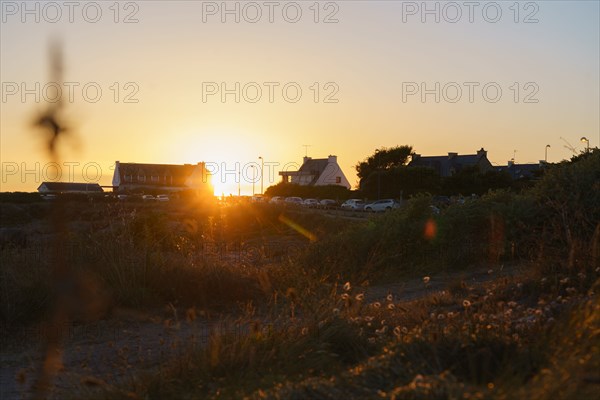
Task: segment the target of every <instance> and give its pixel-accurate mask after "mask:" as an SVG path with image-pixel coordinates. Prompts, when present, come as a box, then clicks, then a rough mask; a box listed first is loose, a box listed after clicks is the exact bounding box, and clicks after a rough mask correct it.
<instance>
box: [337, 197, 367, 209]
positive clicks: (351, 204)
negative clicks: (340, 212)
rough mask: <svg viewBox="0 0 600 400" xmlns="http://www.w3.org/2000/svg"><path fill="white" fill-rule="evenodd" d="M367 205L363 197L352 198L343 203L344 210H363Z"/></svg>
mask: <svg viewBox="0 0 600 400" xmlns="http://www.w3.org/2000/svg"><path fill="white" fill-rule="evenodd" d="M364 206H365V202H364V201H362V200H361V199H350V200H346V201H345V202H344V203H342V209H344V210H362V209H363V207H364Z"/></svg>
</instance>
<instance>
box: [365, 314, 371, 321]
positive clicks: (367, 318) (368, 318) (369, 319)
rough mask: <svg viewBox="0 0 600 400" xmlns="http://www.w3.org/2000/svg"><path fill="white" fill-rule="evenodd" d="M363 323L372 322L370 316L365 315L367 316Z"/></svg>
mask: <svg viewBox="0 0 600 400" xmlns="http://www.w3.org/2000/svg"><path fill="white" fill-rule="evenodd" d="M365 321H367V322H371V321H373V317H371V316H369V315H367V316H366V317H365Z"/></svg>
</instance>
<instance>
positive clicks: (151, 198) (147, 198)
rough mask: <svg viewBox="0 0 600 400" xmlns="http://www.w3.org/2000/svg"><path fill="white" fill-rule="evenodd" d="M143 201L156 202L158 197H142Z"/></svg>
mask: <svg viewBox="0 0 600 400" xmlns="http://www.w3.org/2000/svg"><path fill="white" fill-rule="evenodd" d="M142 200H144V201H154V200H156V197H154V196H152V195H151V194H145V195H143V196H142Z"/></svg>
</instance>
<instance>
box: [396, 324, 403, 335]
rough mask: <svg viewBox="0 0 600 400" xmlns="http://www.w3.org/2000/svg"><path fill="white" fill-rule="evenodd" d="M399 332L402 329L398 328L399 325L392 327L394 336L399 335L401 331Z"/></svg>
mask: <svg viewBox="0 0 600 400" xmlns="http://www.w3.org/2000/svg"><path fill="white" fill-rule="evenodd" d="M401 332H402V331H401V330H400V327H399V326H397V327H395V328H394V335H396V336H400V333H401Z"/></svg>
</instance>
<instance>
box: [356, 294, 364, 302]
mask: <svg viewBox="0 0 600 400" xmlns="http://www.w3.org/2000/svg"><path fill="white" fill-rule="evenodd" d="M364 299H365V294H364V293H359V294H357V295H356V300H357V301H363V300H364Z"/></svg>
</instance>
